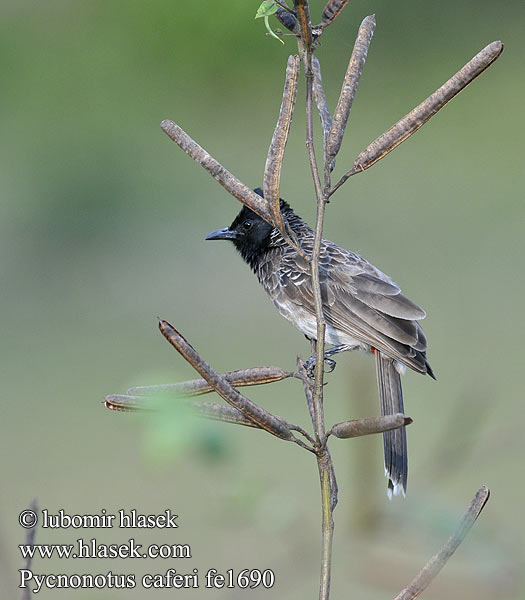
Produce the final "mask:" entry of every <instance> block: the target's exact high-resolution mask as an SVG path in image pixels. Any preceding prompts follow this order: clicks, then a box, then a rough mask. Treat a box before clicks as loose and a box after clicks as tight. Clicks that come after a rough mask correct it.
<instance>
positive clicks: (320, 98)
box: [312, 56, 332, 163]
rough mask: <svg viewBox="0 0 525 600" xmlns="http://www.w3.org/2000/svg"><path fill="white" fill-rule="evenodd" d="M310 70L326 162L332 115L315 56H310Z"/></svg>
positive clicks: (319, 66)
mask: <svg viewBox="0 0 525 600" xmlns="http://www.w3.org/2000/svg"><path fill="white" fill-rule="evenodd" d="M312 72H313V74H314V81H313V91H314V98H315V103H316V104H317V111H318V112H319V118H320V119H321V127H322V128H323V142H324V144H323V148H324V162H325V163H326V140H327V138H328V133H329V131H330V127H331V126H332V115H331V114H330V109H329V108H328V102H327V101H326V94H325V92H324V87H323V79H322V77H321V65H320V64H319V60H318V59H317V57H316V56H312Z"/></svg>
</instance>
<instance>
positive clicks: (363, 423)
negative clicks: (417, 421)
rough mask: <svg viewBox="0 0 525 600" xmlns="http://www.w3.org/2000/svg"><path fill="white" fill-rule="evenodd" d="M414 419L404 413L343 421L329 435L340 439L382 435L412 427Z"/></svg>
mask: <svg viewBox="0 0 525 600" xmlns="http://www.w3.org/2000/svg"><path fill="white" fill-rule="evenodd" d="M411 423H412V419H411V418H410V417H407V416H405V415H404V414H402V413H396V414H394V415H384V416H382V417H368V418H365V419H352V420H351V421H343V422H342V423H337V424H336V425H334V426H333V427H332V429H331V430H330V431H329V432H328V433H327V435H334V436H335V437H336V438H339V439H346V438H354V437H359V436H362V435H370V434H372V433H382V432H383V431H390V430H392V429H399V428H400V427H404V426H405V425H410V424H411Z"/></svg>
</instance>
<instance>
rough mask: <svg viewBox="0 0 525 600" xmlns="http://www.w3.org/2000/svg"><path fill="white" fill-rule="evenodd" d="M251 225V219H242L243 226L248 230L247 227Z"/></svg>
mask: <svg viewBox="0 0 525 600" xmlns="http://www.w3.org/2000/svg"><path fill="white" fill-rule="evenodd" d="M252 225H253V221H251V220H250V219H247V220H246V221H244V223H243V224H242V226H243V228H244V229H245V230H246V231H248V229H250V228H251V226H252Z"/></svg>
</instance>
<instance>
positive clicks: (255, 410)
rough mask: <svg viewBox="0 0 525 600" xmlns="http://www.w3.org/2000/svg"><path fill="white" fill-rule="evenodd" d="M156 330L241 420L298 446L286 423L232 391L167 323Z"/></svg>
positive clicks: (164, 322) (163, 322)
mask: <svg viewBox="0 0 525 600" xmlns="http://www.w3.org/2000/svg"><path fill="white" fill-rule="evenodd" d="M159 329H160V331H161V333H162V335H163V336H164V337H165V338H166V339H167V340H168V342H169V343H170V344H171V345H172V346H173V347H174V348H175V349H176V350H177V352H179V354H180V355H181V356H182V357H183V358H184V359H186V360H187V361H188V362H189V363H190V365H191V366H192V367H193V368H194V369H195V370H196V371H197V372H198V373H199V374H200V375H201V376H202V377H203V378H204V379H205V380H206V381H207V382H208V383H209V384H210V385H211V387H212V388H213V389H214V390H215V391H216V392H217V393H218V394H219V396H221V398H223V400H226V402H228V404H231V405H232V406H233V407H234V408H236V409H237V410H239V411H240V412H242V413H243V415H244V416H245V417H247V418H248V419H250V420H251V421H253V422H254V423H256V424H257V425H259V426H260V427H261V428H262V429H265V430H266V431H268V432H269V433H271V434H273V435H275V436H276V437H278V438H281V439H283V440H287V441H290V442H295V443H298V444H299V445H302V444H303V442H301V441H300V440H298V439H297V438H296V437H295V436H294V435H293V433H292V432H291V430H290V428H289V427H288V425H287V423H286V421H285V420H284V419H281V417H278V416H276V415H273V414H271V413H269V412H268V411H266V410H265V409H264V408H262V407H261V406H259V405H258V404H255V402H252V401H251V400H250V399H249V398H246V396H243V395H242V394H241V393H240V392H239V391H238V390H237V389H235V388H234V387H233V386H232V385H231V384H230V383H229V382H228V381H227V380H226V379H225V378H224V377H222V375H220V374H219V373H217V371H215V370H214V369H213V368H212V367H211V366H210V365H209V364H208V363H207V362H206V361H205V360H204V359H203V358H202V357H201V356H200V355H199V354H198V352H197V351H196V350H195V349H194V348H193V347H192V346H191V345H190V344H189V343H188V342H187V341H186V340H185V338H184V337H183V336H182V335H181V334H180V333H179V332H178V331H177V330H176V329H175V328H174V327H173V326H172V325H170V324H169V323H168V322H167V321H163V320H159Z"/></svg>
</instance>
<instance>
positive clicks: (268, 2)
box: [255, 0, 279, 19]
mask: <svg viewBox="0 0 525 600" xmlns="http://www.w3.org/2000/svg"><path fill="white" fill-rule="evenodd" d="M278 8H279V7H278V6H277V4H275V2H274V1H273V0H264V2H262V3H261V5H260V6H259V8H258V9H257V12H256V13H255V18H256V19H260V18H261V17H265V18H268V17H269V16H270V15H273V14H275V13H276V12H277V10H278Z"/></svg>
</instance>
